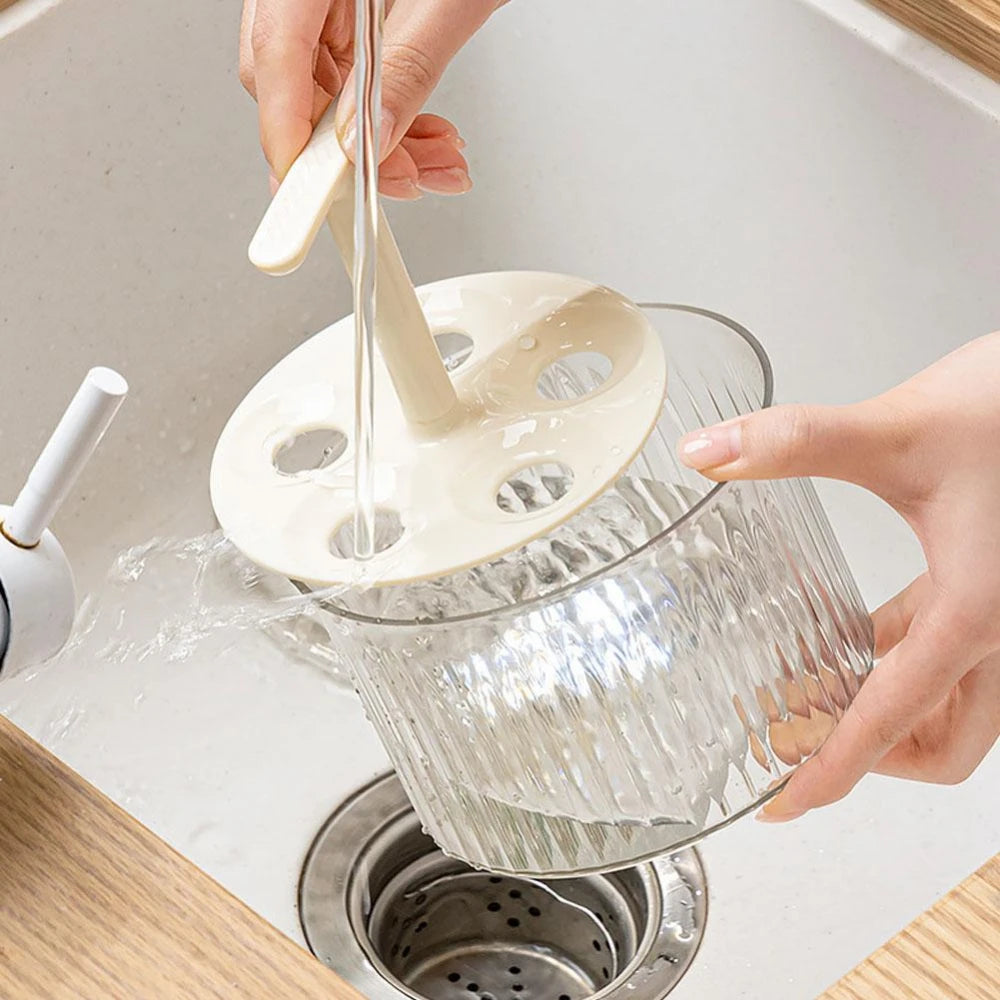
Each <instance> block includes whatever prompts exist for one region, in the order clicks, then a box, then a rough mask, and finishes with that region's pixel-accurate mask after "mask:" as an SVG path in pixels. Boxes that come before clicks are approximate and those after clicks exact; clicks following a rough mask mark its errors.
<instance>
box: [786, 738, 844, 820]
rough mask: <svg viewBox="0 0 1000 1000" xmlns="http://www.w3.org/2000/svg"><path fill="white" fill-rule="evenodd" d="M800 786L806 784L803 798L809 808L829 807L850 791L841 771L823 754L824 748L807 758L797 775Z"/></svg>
mask: <svg viewBox="0 0 1000 1000" xmlns="http://www.w3.org/2000/svg"><path fill="white" fill-rule="evenodd" d="M797 777H799V779H800V782H801V783H802V784H808V792H807V793H806V794H805V795H804V796H803V797H805V798H807V799H808V801H809V806H810V808H818V807H821V806H830V805H833V803H834V802H839V801H840V800H841V799H842V798H844V796H845V795H847V793H848V792H849V791H850V790H851V788H852V787H853V786H852V785H850V784H848V783H847V782H845V780H844V774H843V772H842V770H841V769H840V768H838V767H836V766H835V765H834V764H833V763H831V760H830V757H829V755H828V754H827V753H825V752H824V747H820V749H819V751H818V752H817V753H816V754H814V755H813V756H812V757H810V758H809V760H807V761H806V762H805V764H803V765H802V767H801V768H800V769H799V771H798V773H797Z"/></svg>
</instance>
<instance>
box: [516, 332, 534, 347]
mask: <svg viewBox="0 0 1000 1000" xmlns="http://www.w3.org/2000/svg"><path fill="white" fill-rule="evenodd" d="M517 346H518V347H520V348H521V350H522V351H533V350H534V349H535V348H536V347H537V346H538V338H537V337H532V336H531V334H528V333H526V334H524V336H523V337H519V338H518V341H517Z"/></svg>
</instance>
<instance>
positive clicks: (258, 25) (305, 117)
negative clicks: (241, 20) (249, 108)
mask: <svg viewBox="0 0 1000 1000" xmlns="http://www.w3.org/2000/svg"><path fill="white" fill-rule="evenodd" d="M329 10H330V3H329V0H257V7H256V11H255V12H254V17H253V25H252V27H251V32H250V41H251V46H252V48H253V62H254V77H255V83H256V90H257V103H258V105H259V106H260V140H261V145H262V146H263V147H264V155H265V156H266V157H267V161H268V163H270V164H271V169H272V170H273V171H274V173H275V175H276V176H277V177H278V178H281V177H284V175H285V173H286V172H287V171H288V168H289V167H290V166H291V165H292V162H293V161H294V160H295V157H296V156H298V155H299V153H300V152H302V149H303V147H304V146H305V144H306V143H307V142H308V141H309V137H310V136H311V135H312V129H313V124H312V123H313V111H314V96H315V83H314V80H313V60H314V58H315V54H316V48H317V45H318V44H319V39H320V35H321V34H322V31H323V25H324V23H325V22H326V17H327V14H328V13H329Z"/></svg>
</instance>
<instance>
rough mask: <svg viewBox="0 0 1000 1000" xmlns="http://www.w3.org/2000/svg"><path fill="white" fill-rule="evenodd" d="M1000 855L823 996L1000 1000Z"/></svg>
mask: <svg viewBox="0 0 1000 1000" xmlns="http://www.w3.org/2000/svg"><path fill="white" fill-rule="evenodd" d="M998 998H1000V855H997V856H996V857H995V858H993V860H992V861H989V862H987V863H986V864H985V865H984V866H983V867H982V868H980V869H979V871H978V872H976V873H975V874H974V875H971V876H970V877H969V878H967V879H966V880H965V881H964V882H963V883H962V884H961V885H960V886H958V887H957V888H955V889H953V890H952V891H951V892H949V893H948V895H947V896H944V897H943V898H942V899H940V900H938V902H937V903H935V904H934V905H933V906H932V907H931V908H930V909H929V910H928V911H927V912H926V913H924V914H922V915H921V916H919V917H917V919H916V920H914V921H913V923H912V924H910V926H909V927H907V928H906V929H905V930H904V931H901V932H900V933H899V934H897V935H896V937H894V938H893V939H892V940H891V941H890V942H889V943H888V944H886V945H883V946H882V947H881V948H880V949H879V950H878V951H877V952H875V954H874V955H872V956H871V957H870V958H867V959H866V960H865V961H864V962H862V963H861V965H859V966H858V967H857V968H856V969H854V971H853V972H850V973H848V975H846V976H845V977H844V978H843V979H842V980H841V981H840V982H839V983H837V985H836V986H834V987H833V988H832V989H830V990H828V991H827V992H826V993H824V994H823V996H822V997H821V998H820V1000H998Z"/></svg>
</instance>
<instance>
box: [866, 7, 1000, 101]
mask: <svg viewBox="0 0 1000 1000" xmlns="http://www.w3.org/2000/svg"><path fill="white" fill-rule="evenodd" d="M867 2H868V3H869V4H871V6H873V7H878V8H879V9H880V10H883V11H885V12H886V13H887V14H889V15H890V16H891V17H893V18H895V19H896V20H897V21H899V22H900V23H901V24H905V25H906V26H907V27H909V28H912V29H913V30H914V31H917V32H919V33H920V34H921V35H923V36H924V37H926V38H929V39H930V40H931V41H932V42H935V43H936V44H938V45H940V46H941V48H943V49H946V50H947V51H948V52H950V53H951V54H952V55H955V56H958V58H959V59H961V60H963V61H964V62H967V63H968V64H969V65H970V66H973V67H975V68H976V69H978V70H979V71H980V72H982V73H985V74H986V75H987V76H989V77H992V78H993V79H994V80H998V81H1000V0H867Z"/></svg>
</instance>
